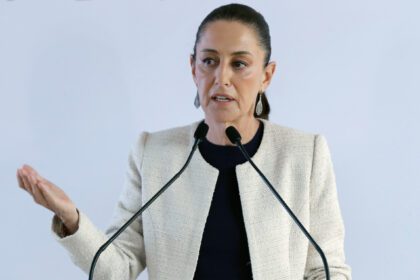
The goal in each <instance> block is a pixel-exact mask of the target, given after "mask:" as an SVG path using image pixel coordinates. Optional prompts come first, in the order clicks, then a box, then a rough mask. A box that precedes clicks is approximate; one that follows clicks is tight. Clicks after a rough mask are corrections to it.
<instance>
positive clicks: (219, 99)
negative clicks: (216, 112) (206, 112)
mask: <svg viewBox="0 0 420 280" xmlns="http://www.w3.org/2000/svg"><path fill="white" fill-rule="evenodd" d="M214 99H216V101H230V99H229V98H227V97H224V96H216V97H215V98H214Z"/></svg>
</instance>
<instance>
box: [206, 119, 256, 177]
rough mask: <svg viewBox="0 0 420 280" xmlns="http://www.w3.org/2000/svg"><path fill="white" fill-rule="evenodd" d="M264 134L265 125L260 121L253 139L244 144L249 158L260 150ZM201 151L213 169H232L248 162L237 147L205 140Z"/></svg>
mask: <svg viewBox="0 0 420 280" xmlns="http://www.w3.org/2000/svg"><path fill="white" fill-rule="evenodd" d="M263 134H264V124H263V122H262V121H259V126H258V130H257V132H256V133H255V135H254V136H253V137H252V139H251V140H250V141H249V142H248V143H246V144H244V147H245V149H246V151H247V152H248V154H249V156H250V157H252V156H253V155H254V154H255V153H256V152H257V150H258V147H259V146H260V144H261V140H262V137H263ZM198 148H199V151H200V153H201V155H202V156H203V158H204V159H205V160H206V161H207V162H208V163H209V164H210V165H212V166H213V167H215V168H217V169H219V170H220V169H225V168H232V167H235V166H236V165H238V164H242V163H244V162H246V159H245V157H244V155H243V154H242V152H241V151H240V150H239V148H238V147H236V146H228V145H226V146H225V145H217V144H214V143H211V142H209V141H208V140H207V138H204V139H203V141H202V142H201V143H200V144H199V146H198Z"/></svg>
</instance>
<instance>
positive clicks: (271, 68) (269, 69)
mask: <svg viewBox="0 0 420 280" xmlns="http://www.w3.org/2000/svg"><path fill="white" fill-rule="evenodd" d="M275 71H276V62H275V61H271V62H269V63H268V64H267V66H265V68H264V74H263V80H262V86H263V88H264V90H263V91H265V90H266V89H267V87H268V86H269V85H270V82H271V79H272V78H273V75H274V72H275Z"/></svg>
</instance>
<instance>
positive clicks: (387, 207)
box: [0, 0, 420, 280]
mask: <svg viewBox="0 0 420 280" xmlns="http://www.w3.org/2000/svg"><path fill="white" fill-rule="evenodd" d="M225 3H228V2H225V1H207V2H203V1H104V0H101V1H93V0H91V1H75V0H67V1H52V0H50V1H23V0H14V1H6V0H0V135H1V137H0V141H1V142H0V143H1V145H0V187H1V188H0V191H1V193H0V195H1V196H0V197H1V203H0V213H1V242H0V246H1V247H0V249H1V254H0V265H1V273H2V276H1V278H2V279H63V280H66V279H68V280H70V279H87V277H86V276H85V275H84V274H83V273H82V272H81V270H80V269H79V268H77V267H76V266H74V265H73V264H72V263H71V261H70V259H69V258H68V256H67V254H66V252H65V251H64V249H63V248H61V247H60V246H59V245H58V243H56V242H55V241H54V239H53V237H52V235H51V234H50V223H51V217H52V214H51V213H50V212H48V211H47V210H44V209H42V208H40V207H39V206H38V205H36V204H34V203H33V201H32V199H31V198H30V197H29V196H28V195H27V194H26V193H25V192H23V191H22V190H21V189H19V188H18V185H17V182H16V177H15V173H16V169H17V168H18V167H20V166H21V165H22V164H24V163H27V164H30V165H32V166H33V167H35V168H36V169H37V170H38V171H39V172H40V173H41V174H42V175H43V176H45V177H47V178H49V179H50V180H51V181H53V182H55V183H56V184H57V185H59V186H61V187H62V188H63V189H65V191H66V192H67V193H68V194H69V195H70V197H71V198H72V199H73V201H74V202H75V203H76V204H77V206H78V207H79V208H80V209H83V211H84V212H85V213H87V214H88V215H89V217H90V218H91V219H92V220H93V221H94V222H95V224H96V225H97V226H98V227H99V228H101V229H105V227H106V225H107V223H108V221H109V218H110V216H111V213H112V210H113V207H114V205H115V203H116V201H117V198H118V195H119V193H120V191H121V188H122V185H123V179H124V174H125V169H126V167H127V158H128V152H129V148H130V146H131V145H132V143H133V141H134V140H135V138H136V137H137V135H138V134H139V133H140V131H142V130H148V131H156V130H161V129H165V128H169V127H173V126H179V125H185V124H189V123H191V122H193V121H196V120H198V119H200V118H202V117H203V114H202V112H201V111H200V110H196V109H195V108H194V107H193V99H194V96H195V85H194V83H193V81H192V78H191V74H190V68H189V63H188V58H189V54H190V53H191V50H192V47H193V43H194V39H195V32H196V30H197V28H198V25H199V24H200V22H201V20H202V19H203V18H204V17H205V16H206V15H207V14H208V13H209V12H210V11H211V10H212V9H214V8H216V7H218V6H219V5H221V4H225ZM243 3H246V4H250V5H251V6H252V7H254V8H255V9H257V10H258V11H260V12H261V13H262V14H263V15H264V16H265V17H266V20H267V22H268V23H269V25H270V28H271V35H272V46H273V53H272V59H273V60H275V61H276V62H277V64H278V66H277V72H276V75H275V78H274V80H273V82H272V85H271V87H270V88H269V89H268V91H267V94H268V97H269V100H270V102H271V105H272V108H273V111H272V115H271V120H272V121H274V122H276V123H278V124H282V125H286V126H290V127H294V128H297V129H301V130H304V131H308V132H313V133H322V134H324V135H325V136H326V138H327V140H328V144H329V147H330V150H331V154H332V157H333V163H334V168H335V172H336V179H337V187H338V193H339V198H340V204H341V208H342V213H343V217H344V221H345V226H346V244H345V246H346V257H347V261H348V263H349V264H350V265H351V266H352V269H353V277H354V279H362V280H363V279H382V280H384V279H415V278H417V277H418V273H417V269H416V266H418V264H419V263H420V258H419V254H420V253H419V252H420V238H419V236H420V223H419V214H420V211H419V210H420V206H419V205H420V204H419V203H418V198H419V195H420V191H419V189H420V179H419V176H418V175H419V166H420V148H419V145H420V126H419V123H418V122H419V120H420V113H419V111H420V110H419V109H420V106H419V103H420V98H419V95H420V79H419V78H420V75H419V73H420V71H419V70H420V66H419V65H420V55H419V50H420V28H419V27H420V20H419V17H418V15H419V11H420V5H419V2H418V1H415V0H412V1H409V0H399V1H396V0H395V1H387V0H381V1H380V0H370V1H366V0H352V1H335V0H334V1H333V0H324V1H309V0H305V1H302V0H298V1H244V2H243ZM140 279H147V275H146V274H145V273H143V274H142V275H141V276H140Z"/></svg>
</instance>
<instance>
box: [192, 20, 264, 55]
mask: <svg viewBox="0 0 420 280" xmlns="http://www.w3.org/2000/svg"><path fill="white" fill-rule="evenodd" d="M197 47H198V51H199V52H201V51H209V50H210V52H217V53H222V52H223V53H229V54H234V53H236V54H240V53H239V52H243V53H242V54H246V53H250V54H254V55H256V54H255V53H256V52H258V49H260V47H259V45H258V39H257V36H256V33H255V31H254V30H253V28H251V27H249V26H248V25H245V24H243V23H240V22H237V21H225V20H218V21H215V22H212V23H209V24H208V26H207V27H206V28H205V29H204V31H203V33H202V34H201V38H200V41H199V43H198V45H197Z"/></svg>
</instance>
